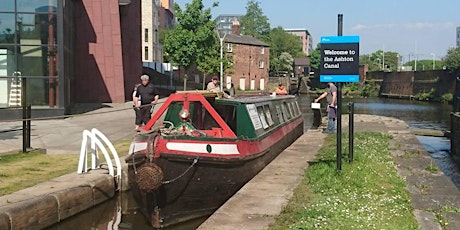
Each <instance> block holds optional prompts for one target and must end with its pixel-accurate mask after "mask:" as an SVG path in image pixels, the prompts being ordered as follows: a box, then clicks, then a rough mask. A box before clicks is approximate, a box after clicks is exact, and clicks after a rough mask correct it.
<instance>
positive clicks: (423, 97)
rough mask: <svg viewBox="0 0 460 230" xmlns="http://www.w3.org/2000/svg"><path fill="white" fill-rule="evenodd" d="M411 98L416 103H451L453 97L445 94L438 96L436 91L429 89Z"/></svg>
mask: <svg viewBox="0 0 460 230" xmlns="http://www.w3.org/2000/svg"><path fill="white" fill-rule="evenodd" d="M413 98H414V99H415V100H418V101H436V102H442V103H452V100H453V99H454V95H452V94H451V93H445V94H443V95H441V96H439V95H438V94H437V93H436V89H434V88H431V89H430V91H428V92H425V91H423V92H421V93H417V94H415V95H414V97H413Z"/></svg>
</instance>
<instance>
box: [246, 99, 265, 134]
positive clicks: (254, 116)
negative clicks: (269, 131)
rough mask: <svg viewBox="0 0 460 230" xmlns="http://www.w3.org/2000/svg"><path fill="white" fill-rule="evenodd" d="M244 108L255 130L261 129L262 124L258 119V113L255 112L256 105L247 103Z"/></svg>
mask: <svg viewBox="0 0 460 230" xmlns="http://www.w3.org/2000/svg"><path fill="white" fill-rule="evenodd" d="M246 109H247V110H248V113H249V117H250V118H251V122H252V125H254V129H255V130H258V129H261V128H262V127H263V126H262V122H261V120H260V117H259V114H258V113H257V108H256V105H254V104H247V105H246Z"/></svg>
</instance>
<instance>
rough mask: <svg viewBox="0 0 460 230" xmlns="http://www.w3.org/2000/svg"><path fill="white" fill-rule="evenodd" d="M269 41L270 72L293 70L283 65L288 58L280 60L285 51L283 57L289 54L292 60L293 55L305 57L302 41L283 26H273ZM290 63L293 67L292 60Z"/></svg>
mask: <svg viewBox="0 0 460 230" xmlns="http://www.w3.org/2000/svg"><path fill="white" fill-rule="evenodd" d="M268 43H269V44H270V72H271V73H272V74H273V73H276V72H279V71H291V70H286V68H283V67H281V66H285V61H286V59H284V60H278V59H279V58H281V55H282V54H283V53H285V55H284V57H283V58H286V54H289V55H290V58H291V59H292V60H293V57H305V54H304V53H303V52H302V42H301V41H300V40H299V39H298V38H297V37H296V36H295V35H292V34H289V33H287V32H286V31H284V30H283V28H282V27H277V28H273V29H272V30H271V31H270V36H269V41H268ZM289 65H290V66H291V67H292V61H291V63H290V64H289Z"/></svg>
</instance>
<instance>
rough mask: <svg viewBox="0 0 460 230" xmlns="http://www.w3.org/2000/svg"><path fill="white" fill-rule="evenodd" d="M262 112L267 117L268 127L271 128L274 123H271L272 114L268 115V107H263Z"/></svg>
mask: <svg viewBox="0 0 460 230" xmlns="http://www.w3.org/2000/svg"><path fill="white" fill-rule="evenodd" d="M264 111H265V116H266V117H267V121H268V125H270V126H272V125H273V124H275V122H273V118H272V114H271V113H270V108H269V107H268V105H264Z"/></svg>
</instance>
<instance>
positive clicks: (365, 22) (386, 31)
mask: <svg viewBox="0 0 460 230" xmlns="http://www.w3.org/2000/svg"><path fill="white" fill-rule="evenodd" d="M175 2H176V3H178V4H179V6H181V8H182V9H184V8H185V4H186V3H188V2H191V0H176V1H175ZM213 2H219V6H218V7H216V8H213V9H212V14H213V18H215V17H216V16H218V15H219V14H245V13H246V3H247V0H220V1H219V0H203V3H204V5H205V7H207V8H208V7H211V6H212V3H213ZM259 2H260V6H261V8H262V11H263V12H264V14H265V15H266V16H267V17H268V19H269V22H270V26H271V27H272V28H273V27H277V26H282V27H283V28H306V29H307V30H308V31H309V32H310V34H311V35H312V37H313V44H314V45H313V48H315V47H316V44H317V43H318V42H319V39H320V37H321V36H335V35H337V15H338V14H343V35H358V36H360V54H369V53H373V52H375V51H377V50H385V51H393V52H397V53H399V54H400V55H401V56H402V57H403V61H408V60H409V55H411V58H410V59H412V60H413V59H414V57H415V56H417V58H418V59H419V60H422V59H432V58H433V55H434V57H435V58H436V59H439V58H442V57H443V56H445V55H446V53H447V50H448V49H449V48H452V47H455V46H456V27H457V26H460V13H459V9H460V1H459V0H434V1H433V0H327V1H321V0H316V1H313V0H284V1H275V0H265V1H264V0H259Z"/></svg>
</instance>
